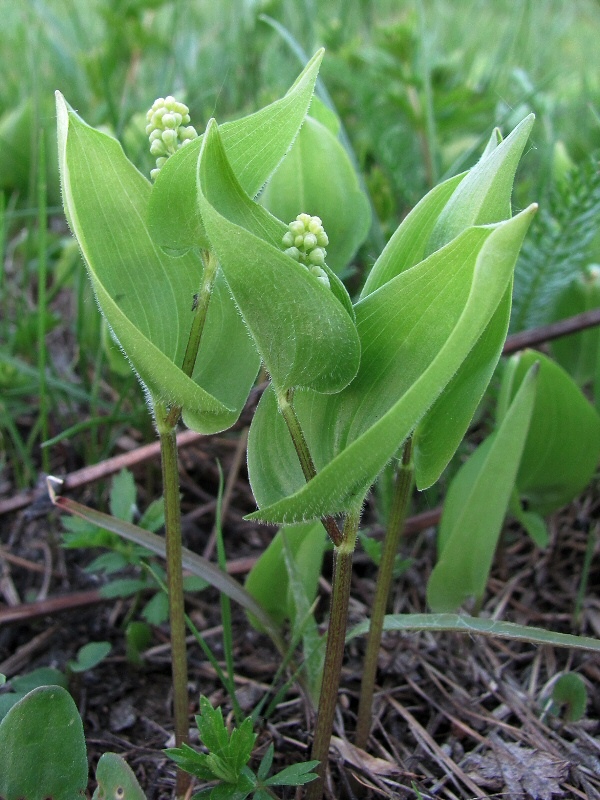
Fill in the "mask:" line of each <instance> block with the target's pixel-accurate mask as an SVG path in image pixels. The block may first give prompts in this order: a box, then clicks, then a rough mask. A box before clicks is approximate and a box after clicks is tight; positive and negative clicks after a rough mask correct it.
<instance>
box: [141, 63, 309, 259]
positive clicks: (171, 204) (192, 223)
mask: <svg viewBox="0 0 600 800" xmlns="http://www.w3.org/2000/svg"><path fill="white" fill-rule="evenodd" d="M323 52H324V51H323V50H319V51H318V52H317V53H315V55H314V56H313V57H312V59H311V60H310V61H309V62H308V64H307V65H306V67H305V68H304V70H303V71H302V73H301V74H300V75H299V76H298V78H297V79H296V81H295V83H294V84H293V86H292V87H291V88H290V89H289V91H288V92H287V94H286V95H285V96H284V97H282V98H281V99H280V100H276V101H275V102H274V103H271V104H270V105H268V106H266V107H265V108H262V109H261V110H260V111H257V112H256V113H255V114H251V115H250V116H247V117H243V118H242V119H239V120H235V121H232V122H225V123H223V126H222V136H223V144H224V146H225V149H226V151H227V157H228V159H229V162H230V164H231V166H232V168H233V171H234V172H235V175H236V177H237V179H238V180H239V182H240V184H241V185H242V187H243V189H244V191H245V192H247V194H249V195H250V196H251V197H254V195H256V194H257V193H258V192H259V190H260V189H261V188H262V187H263V186H264V184H265V183H266V181H267V180H268V179H269V177H270V176H271V175H272V173H273V172H274V171H275V169H276V168H277V165H278V164H279V163H280V161H281V160H282V158H283V157H284V156H285V154H286V153H287V151H288V150H289V149H290V147H291V145H292V142H293V141H294V139H295V138H296V136H297V134H298V130H299V128H300V126H301V125H302V122H303V120H304V118H305V116H306V112H307V111H308V107H309V105H310V101H311V99H312V95H313V90H314V86H315V81H316V79H317V75H318V72H319V67H320V65H321V60H322V58H323ZM202 139H203V137H202V136H200V137H199V138H198V139H194V140H193V141H191V142H190V143H189V144H187V145H186V146H185V147H182V148H181V150H179V152H178V153H176V154H175V155H173V156H171V157H170V158H169V159H168V160H167V162H166V164H165V165H164V166H163V167H162V169H161V171H160V173H159V175H158V178H157V180H156V183H155V185H154V187H153V189H152V196H151V198H150V205H149V210H148V219H149V224H150V230H151V232H152V236H153V238H154V241H155V242H156V243H157V244H159V245H161V247H165V248H169V249H171V250H175V251H178V250H179V251H181V250H186V249H188V248H190V247H208V245H209V242H208V240H207V238H206V232H205V230H204V225H203V224H202V217H201V215H200V210H199V207H198V205H197V203H196V164H197V161H198V155H199V153H200V148H201V147H202Z"/></svg>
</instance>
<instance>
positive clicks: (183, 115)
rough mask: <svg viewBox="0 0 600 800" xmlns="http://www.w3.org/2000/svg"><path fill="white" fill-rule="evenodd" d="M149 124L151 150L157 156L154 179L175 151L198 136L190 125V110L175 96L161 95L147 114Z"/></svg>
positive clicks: (151, 175)
mask: <svg viewBox="0 0 600 800" xmlns="http://www.w3.org/2000/svg"><path fill="white" fill-rule="evenodd" d="M146 119H147V120H148V124H147V125H146V133H147V135H148V138H149V139H150V152H151V153H152V155H153V156H156V169H153V170H152V171H151V172H150V177H151V178H152V180H156V176H157V175H158V173H159V172H160V170H161V167H162V166H163V164H164V163H165V161H166V160H167V158H169V156H172V155H173V154H174V153H176V152H177V150H179V148H180V147H183V145H184V144H187V143H188V142H191V141H192V139H195V138H196V137H197V136H198V132H197V131H196V129H195V128H194V126H193V125H190V124H189V123H190V110H189V108H188V107H187V106H186V105H185V104H184V103H180V102H178V101H177V100H175V98H174V97H171V95H169V96H168V97H159V98H158V100H155V101H154V103H152V108H151V109H150V110H149V111H148V113H147V114H146Z"/></svg>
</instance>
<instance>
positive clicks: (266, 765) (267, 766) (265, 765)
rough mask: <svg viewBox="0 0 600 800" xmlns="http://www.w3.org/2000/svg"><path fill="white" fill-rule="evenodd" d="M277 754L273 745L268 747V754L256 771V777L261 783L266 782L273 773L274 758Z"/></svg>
mask: <svg viewBox="0 0 600 800" xmlns="http://www.w3.org/2000/svg"><path fill="white" fill-rule="evenodd" d="M274 754H275V748H274V746H273V743H272V742H271V744H270V745H269V746H268V747H267V752H266V753H265V754H264V756H263V757H262V759H261V761H260V764H259V766H258V769H257V771H256V776H257V778H258V780H259V781H264V780H265V778H266V777H267V775H268V774H269V772H270V771H271V766H272V764H273V756H274Z"/></svg>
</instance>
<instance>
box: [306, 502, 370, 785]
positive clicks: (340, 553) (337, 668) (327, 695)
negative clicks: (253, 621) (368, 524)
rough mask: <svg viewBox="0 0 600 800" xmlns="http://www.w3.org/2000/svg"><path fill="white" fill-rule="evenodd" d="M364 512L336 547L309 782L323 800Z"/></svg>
mask: <svg viewBox="0 0 600 800" xmlns="http://www.w3.org/2000/svg"><path fill="white" fill-rule="evenodd" d="M359 522H360V511H359V510H356V511H353V512H350V513H348V514H347V516H346V521H345V523H344V530H343V532H342V537H343V540H342V543H341V544H340V546H339V547H336V548H335V550H334V555H333V579H332V583H331V589H332V592H331V611H330V616H329V630H328V632H327V649H326V651H325V664H324V667H323V684H322V686H321V694H320V697H319V708H318V711H317V722H316V725H315V738H314V741H313V746H312V753H311V758H313V759H315V760H317V761H319V766H318V767H317V768H316V770H315V772H316V773H317V775H318V776H319V777H318V778H317V779H316V780H314V781H313V782H312V783H310V784H309V785H308V788H307V792H306V800H321V797H322V796H323V784H324V779H325V772H326V770H327V761H328V756H329V744H330V742H331V734H332V731H333V719H334V716H335V708H336V705H337V696H338V690H339V686H340V675H341V671H342V661H343V658H344V645H345V641H346V627H347V624H348V606H349V602H350V579H351V577H352V553H353V552H354V546H355V544H356V536H357V533H358V525H359Z"/></svg>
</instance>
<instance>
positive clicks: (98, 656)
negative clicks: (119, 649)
mask: <svg viewBox="0 0 600 800" xmlns="http://www.w3.org/2000/svg"><path fill="white" fill-rule="evenodd" d="M111 649H112V646H111V644H110V642H89V643H88V644H85V645H84V646H83V647H81V648H80V649H79V650H78V651H77V660H76V661H69V662H68V664H67V666H68V667H69V669H70V670H71V672H87V670H88V669H93V668H94V667H95V666H96V665H97V664H99V663H100V662H101V661H103V660H104V659H105V658H106V656H107V655H108V654H109V653H110V651H111Z"/></svg>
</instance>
